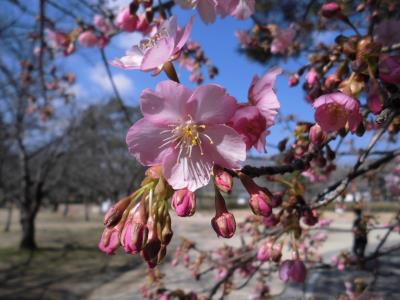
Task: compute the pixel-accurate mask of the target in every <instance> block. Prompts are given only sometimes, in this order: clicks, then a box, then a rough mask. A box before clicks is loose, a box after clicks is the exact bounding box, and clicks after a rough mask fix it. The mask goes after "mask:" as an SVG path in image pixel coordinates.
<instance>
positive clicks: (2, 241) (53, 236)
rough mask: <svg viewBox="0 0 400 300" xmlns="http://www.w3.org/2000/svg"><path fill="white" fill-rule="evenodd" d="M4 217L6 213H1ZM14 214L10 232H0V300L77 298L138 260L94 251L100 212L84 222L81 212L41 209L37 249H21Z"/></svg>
mask: <svg viewBox="0 0 400 300" xmlns="http://www.w3.org/2000/svg"><path fill="white" fill-rule="evenodd" d="M0 220H5V212H4V211H1V212H0ZM17 221H18V216H17V214H16V213H15V214H14V216H13V223H12V226H11V231H10V232H7V233H5V232H1V234H0V299H15V300H17V299H18V300H23V299H80V298H84V297H85V294H87V293H89V292H91V291H92V290H93V289H94V288H96V287H97V286H99V285H102V284H104V283H105V282H108V281H110V280H112V279H114V278H115V277H117V276H119V275H120V274H121V273H123V272H126V271H127V270H130V269H132V268H133V267H134V266H135V264H137V263H138V262H139V260H138V259H137V258H135V257H132V256H128V255H124V254H123V253H119V254H117V255H115V256H112V257H107V256H105V255H104V254H103V253H101V252H100V251H99V250H98V249H97V243H98V239H99V236H100V235H101V231H102V221H101V217H100V215H99V214H96V215H95V216H92V219H91V220H90V221H88V222H86V221H84V220H83V215H81V214H80V212H78V211H75V212H72V215H71V216H67V217H65V218H64V217H63V216H62V214H61V213H52V212H43V213H41V214H40V215H39V217H38V221H37V224H38V225H37V242H38V245H39V250H38V251H35V252H32V253H31V252H28V251H20V250H18V248H17V245H18V240H19V237H20V234H19V224H18V222H17Z"/></svg>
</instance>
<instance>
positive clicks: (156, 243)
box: [141, 217, 161, 268]
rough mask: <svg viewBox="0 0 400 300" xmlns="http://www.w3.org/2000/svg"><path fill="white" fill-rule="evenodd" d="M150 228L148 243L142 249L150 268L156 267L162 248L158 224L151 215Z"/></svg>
mask: <svg viewBox="0 0 400 300" xmlns="http://www.w3.org/2000/svg"><path fill="white" fill-rule="evenodd" d="M147 228H148V229H149V237H148V241H147V243H146V245H145V246H144V247H143V249H142V252H141V254H142V257H143V259H144V260H145V261H146V262H147V264H148V266H149V268H154V267H155V266H156V265H157V262H158V253H159V252H160V250H161V241H160V239H159V238H158V235H157V226H156V224H155V222H154V219H153V217H149V219H148V221H147Z"/></svg>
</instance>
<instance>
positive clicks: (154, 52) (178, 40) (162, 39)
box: [111, 16, 193, 74]
mask: <svg viewBox="0 0 400 300" xmlns="http://www.w3.org/2000/svg"><path fill="white" fill-rule="evenodd" d="M192 23H193V17H192V18H191V19H190V21H189V23H188V24H187V26H186V27H185V29H183V30H180V29H178V25H177V23H176V17H175V16H173V17H171V18H170V19H168V20H167V21H165V22H164V23H162V24H161V26H160V28H159V30H158V32H157V33H155V34H154V35H153V36H151V37H150V38H145V39H143V40H141V41H140V43H139V45H134V46H133V47H132V48H131V49H129V50H128V51H127V52H126V55H125V56H123V57H121V58H120V59H114V60H113V61H112V62H111V64H112V65H114V66H116V67H120V68H123V69H140V70H142V71H153V74H158V73H160V72H161V70H162V68H163V66H164V64H165V63H167V62H170V61H173V60H175V59H177V58H178V57H179V54H180V51H181V49H182V48H183V46H184V45H185V43H186V41H187V40H188V38H189V34H190V31H191V29H192Z"/></svg>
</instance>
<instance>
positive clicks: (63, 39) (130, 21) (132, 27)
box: [35, 1, 154, 56]
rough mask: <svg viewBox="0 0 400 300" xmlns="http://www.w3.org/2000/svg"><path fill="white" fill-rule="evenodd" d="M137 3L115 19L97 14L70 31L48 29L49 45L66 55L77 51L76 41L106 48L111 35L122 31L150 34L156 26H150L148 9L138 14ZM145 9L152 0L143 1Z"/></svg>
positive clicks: (88, 45) (86, 46) (87, 45)
mask: <svg viewBox="0 0 400 300" xmlns="http://www.w3.org/2000/svg"><path fill="white" fill-rule="evenodd" d="M134 2H135V4H136V5H133V6H132V5H131V7H132V8H131V7H126V8H124V9H122V10H121V11H120V12H119V13H118V14H117V16H116V17H115V20H113V19H112V17H109V18H105V17H103V16H101V15H95V16H94V17H93V20H92V24H84V23H82V22H80V26H79V27H78V28H75V29H74V30H72V31H70V32H69V33H66V32H63V31H57V30H52V29H47V39H48V43H49V46H50V47H51V48H53V49H55V50H61V51H63V53H64V55H65V56H68V55H70V54H72V53H73V52H74V51H75V48H76V46H75V44H76V41H78V42H79V44H80V45H81V46H82V47H85V48H92V47H99V48H100V49H102V48H104V47H105V46H106V45H107V44H108V43H109V42H110V39H111V37H113V36H114V35H116V34H117V33H118V32H120V31H125V32H134V31H137V32H140V33H142V34H144V35H147V34H149V33H150V32H151V31H152V29H153V28H154V26H150V22H149V21H148V15H147V14H146V11H144V12H142V13H141V14H139V15H137V13H136V11H137V9H138V8H139V4H140V3H139V2H138V3H136V2H137V1H134ZM142 4H143V6H144V9H149V8H151V5H152V3H151V1H144V2H142ZM40 51H41V49H40V48H35V53H36V54H39V52H40Z"/></svg>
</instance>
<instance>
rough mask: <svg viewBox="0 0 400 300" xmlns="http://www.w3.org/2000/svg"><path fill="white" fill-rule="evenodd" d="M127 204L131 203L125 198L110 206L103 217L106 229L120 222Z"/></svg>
mask: <svg viewBox="0 0 400 300" xmlns="http://www.w3.org/2000/svg"><path fill="white" fill-rule="evenodd" d="M129 203H131V199H130V198H129V197H125V198H122V199H121V200H119V201H118V202H117V203H115V204H114V205H113V206H111V207H110V209H109V210H108V211H107V213H106V215H105V216H104V225H105V226H107V227H110V226H114V225H116V224H117V223H118V222H119V221H120V220H121V218H122V215H123V214H124V211H125V209H126V208H127V207H128V205H129Z"/></svg>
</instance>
